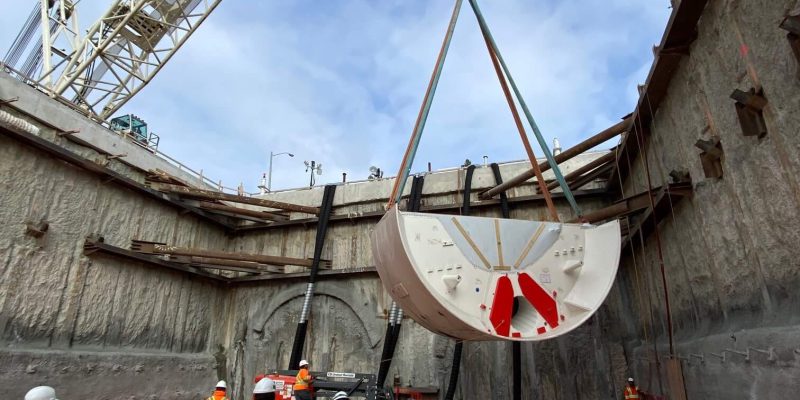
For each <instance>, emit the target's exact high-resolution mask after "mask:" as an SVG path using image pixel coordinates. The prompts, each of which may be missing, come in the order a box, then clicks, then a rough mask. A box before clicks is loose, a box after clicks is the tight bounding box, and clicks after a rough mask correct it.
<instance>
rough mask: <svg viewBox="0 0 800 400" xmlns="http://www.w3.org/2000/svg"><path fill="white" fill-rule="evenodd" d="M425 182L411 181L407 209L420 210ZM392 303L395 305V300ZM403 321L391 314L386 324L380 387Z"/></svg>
mask: <svg viewBox="0 0 800 400" xmlns="http://www.w3.org/2000/svg"><path fill="white" fill-rule="evenodd" d="M424 184H425V177H424V176H415V177H414V180H412V181H411V193H410V194H409V198H408V204H407V206H406V209H407V211H413V212H418V211H419V209H420V206H421V205H422V187H423V185H424ZM392 304H393V305H394V302H392ZM402 312H403V311H402V310H400V308H399V307H398V308H397V314H400V315H402ZM402 323H403V318H402V316H401V317H398V318H396V321H394V323H393V321H392V318H391V315H390V316H389V322H388V323H387V324H386V334H385V335H384V337H383V351H381V359H380V364H379V365H378V380H377V383H378V387H383V385H384V383H385V382H386V375H388V374H389V367H391V366H392V358H394V350H395V348H396V347H397V339H398V338H399V337H400V327H401V326H402Z"/></svg>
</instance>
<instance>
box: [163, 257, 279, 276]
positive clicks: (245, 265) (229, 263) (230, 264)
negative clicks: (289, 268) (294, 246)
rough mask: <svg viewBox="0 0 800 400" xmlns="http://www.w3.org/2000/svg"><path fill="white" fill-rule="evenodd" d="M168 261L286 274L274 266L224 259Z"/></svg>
mask: <svg viewBox="0 0 800 400" xmlns="http://www.w3.org/2000/svg"><path fill="white" fill-rule="evenodd" d="M169 261H171V262H177V263H181V264H191V265H193V266H196V267H202V268H216V269H224V270H230V271H241V272H252V273H262V272H271V273H277V274H282V273H284V272H286V269H285V268H284V267H280V266H276V265H267V264H261V263H257V262H252V261H237V260H226V259H224V258H211V257H190V256H170V257H169Z"/></svg>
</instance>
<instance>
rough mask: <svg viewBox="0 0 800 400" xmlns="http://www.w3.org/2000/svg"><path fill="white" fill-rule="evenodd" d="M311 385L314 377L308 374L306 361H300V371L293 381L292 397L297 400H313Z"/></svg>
mask: <svg viewBox="0 0 800 400" xmlns="http://www.w3.org/2000/svg"><path fill="white" fill-rule="evenodd" d="M312 383H314V377H313V376H311V374H310V373H308V361H306V360H301V361H300V371H298V372H297V376H296V377H295V381H294V397H295V398H297V400H313V398H314V396H313V395H312V394H311V393H312V389H311V384H312Z"/></svg>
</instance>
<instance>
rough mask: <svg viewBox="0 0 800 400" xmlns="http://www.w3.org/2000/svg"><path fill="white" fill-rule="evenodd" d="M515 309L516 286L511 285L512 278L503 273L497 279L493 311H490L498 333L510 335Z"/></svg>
mask: <svg viewBox="0 0 800 400" xmlns="http://www.w3.org/2000/svg"><path fill="white" fill-rule="evenodd" d="M513 309H514V288H513V287H512V286H511V279H509V278H508V276H505V275H503V276H501V277H500V278H498V279H497V287H496V289H495V294H494V300H492V311H491V312H490V313H489V321H491V323H492V326H494V330H495V332H497V334H498V335H501V336H508V335H509V332H510V331H511V312H512V311H513Z"/></svg>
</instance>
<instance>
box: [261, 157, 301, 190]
mask: <svg viewBox="0 0 800 400" xmlns="http://www.w3.org/2000/svg"><path fill="white" fill-rule="evenodd" d="M281 154H286V155H288V156H289V157H294V154H292V153H287V152H285V151H284V152H282V153H273V152H271V151H270V152H269V173H268V174H267V175H268V177H267V188H266V189H267V192H271V191H272V159H273V158H275V157H276V156H279V155H281ZM262 186H263V184H262ZM262 186H259V187H260V188H261V190H262V192H263V190H264V188H263V187H262Z"/></svg>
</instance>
